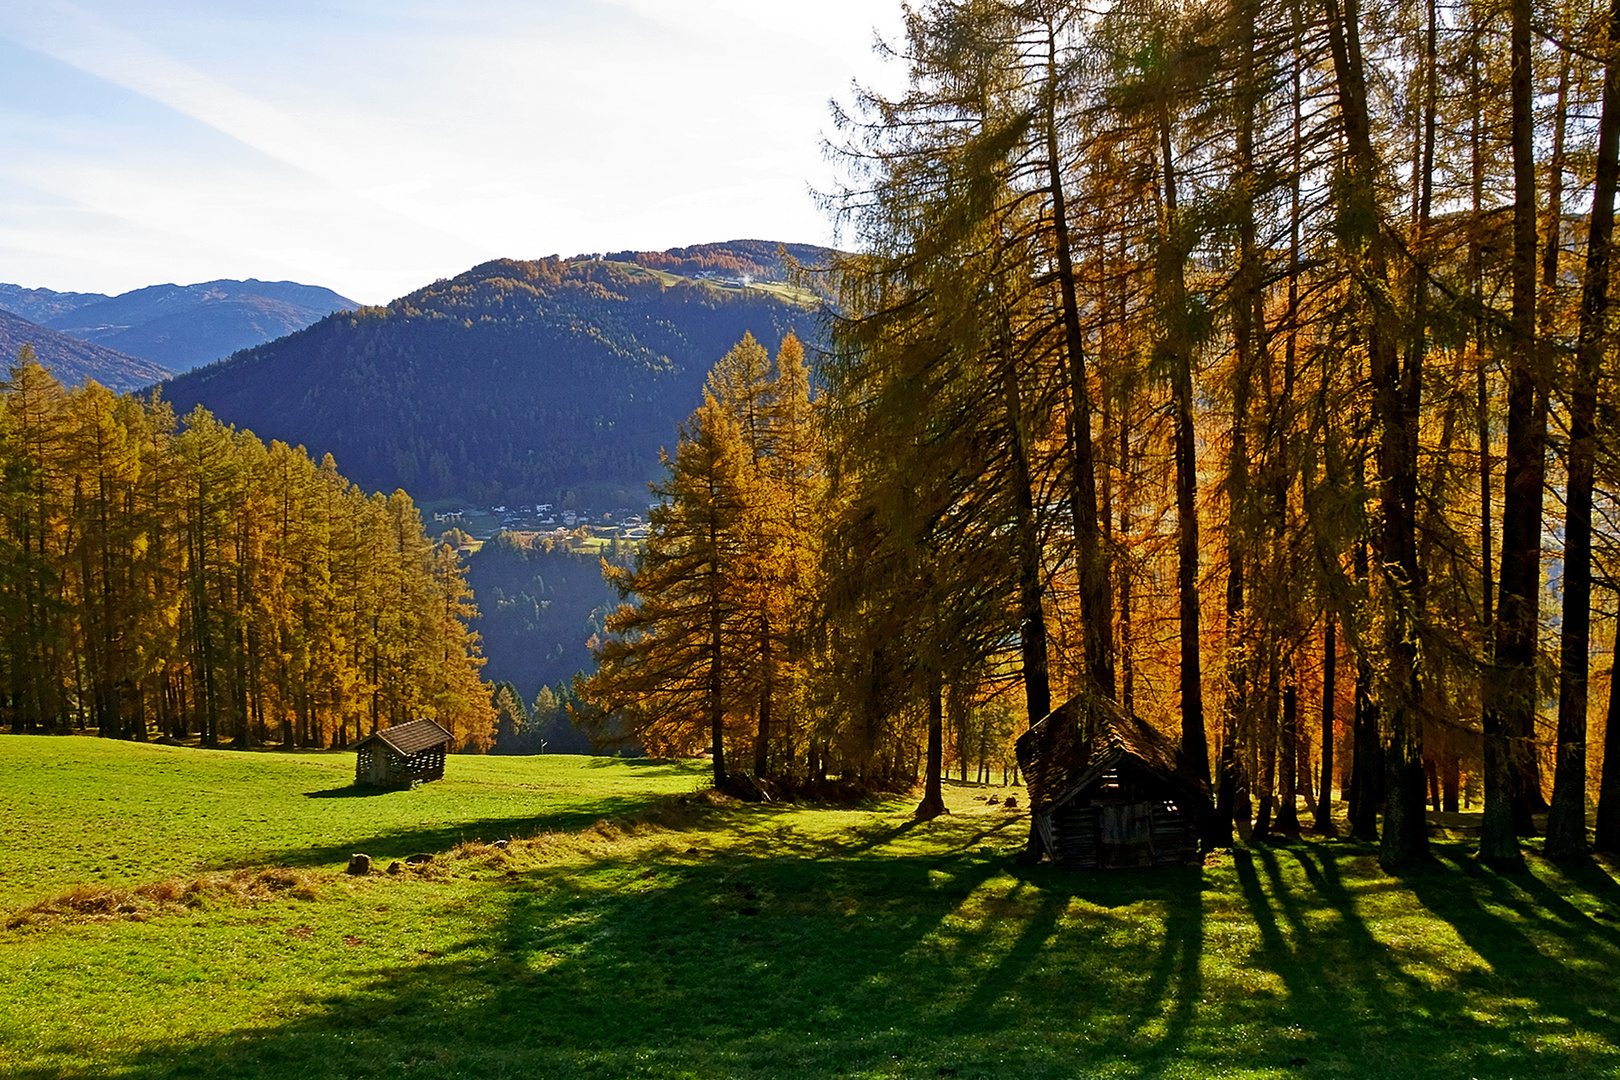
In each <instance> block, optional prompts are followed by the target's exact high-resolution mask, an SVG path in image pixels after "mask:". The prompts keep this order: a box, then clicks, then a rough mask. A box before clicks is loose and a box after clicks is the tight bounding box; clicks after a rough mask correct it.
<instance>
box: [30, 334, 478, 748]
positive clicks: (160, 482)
mask: <svg viewBox="0 0 1620 1080" xmlns="http://www.w3.org/2000/svg"><path fill="white" fill-rule="evenodd" d="M0 470H3V472H0V621H3V624H4V626H5V628H6V633H5V638H4V642H3V646H0V722H3V723H6V724H8V725H9V726H10V728H11V730H12V731H14V732H18V733H47V732H66V731H70V730H83V729H87V728H95V729H97V730H98V731H99V733H100V734H101V735H103V736H108V737H116V738H134V739H147V738H155V737H167V738H173V739H180V740H183V739H188V738H191V737H200V740H201V742H202V743H203V744H204V745H207V746H216V745H220V744H222V743H225V742H229V743H230V744H232V745H234V746H238V747H249V746H253V745H255V744H259V743H262V742H264V741H266V740H275V741H279V742H280V743H281V744H283V745H284V746H289V747H291V746H316V747H324V746H332V747H342V746H347V745H348V744H349V743H350V742H351V741H353V740H355V739H358V738H360V737H361V736H363V735H365V734H367V733H369V732H374V731H376V730H377V729H378V727H379V726H388V725H391V724H396V723H402V722H404V721H406V720H411V719H415V718H417V717H419V716H429V717H432V718H434V719H436V720H438V722H439V723H440V724H442V725H444V726H445V727H446V728H447V729H449V730H450V731H451V733H452V734H453V735H454V736H455V738H456V741H457V744H458V745H459V746H464V747H470V748H474V749H479V750H483V749H487V748H488V747H489V745H490V743H491V741H492V740H493V736H494V724H495V715H494V709H493V706H492V704H491V701H490V693H489V689H488V687H487V686H485V685H484V684H483V683H482V682H481V680H480V678H479V669H480V668H481V667H482V665H483V659H482V657H481V656H480V655H479V649H478V640H477V635H475V634H473V633H471V632H470V631H469V630H468V629H467V625H466V624H467V621H468V619H469V618H471V617H473V616H474V614H475V612H474V610H473V607H472V605H471V603H470V602H469V597H470V596H471V594H470V592H469V591H468V589H467V586H466V584H465V581H464V579H463V573H462V568H461V566H460V564H459V562H458V560H457V556H456V554H455V552H454V551H452V550H451V549H450V548H448V547H446V546H443V545H435V544H433V543H432V542H431V541H430V540H429V539H428V538H427V536H426V534H425V533H424V532H423V529H422V521H421V517H420V515H419V514H418V512H417V510H416V507H415V506H414V505H413V504H412V502H411V499H410V497H409V496H408V495H406V494H405V493H404V492H403V491H396V492H395V493H394V494H393V495H391V496H384V495H381V494H373V495H370V496H367V495H366V494H365V493H364V492H362V491H361V490H360V489H359V488H357V487H355V486H354V485H353V484H351V483H349V481H347V480H346V479H344V478H343V477H342V476H341V475H339V473H338V471H337V468H336V465H335V464H334V462H333V460H332V457H331V455H327V456H326V458H325V459H324V460H323V461H322V462H321V463H319V464H316V463H315V462H314V461H313V460H311V458H310V457H309V455H308V454H307V453H305V451H304V450H303V448H302V447H296V448H295V447H289V446H287V445H286V444H285V443H281V442H273V443H271V444H270V445H269V446H266V445H265V444H264V443H263V442H262V441H260V440H259V439H258V438H257V437H255V436H254V435H253V434H252V433H251V432H247V431H238V430H236V429H234V428H232V427H230V426H228V425H225V424H222V423H220V422H219V421H218V420H216V419H215V418H214V417H213V416H211V415H210V414H209V413H208V412H207V410H205V409H203V408H201V407H198V408H197V409H195V410H193V411H192V412H191V413H190V414H189V415H187V416H186V417H185V418H184V420H183V421H181V420H178V419H177V418H176V416H175V415H174V411H173V409H172V408H171V407H170V406H169V405H168V403H166V402H164V401H163V400H161V398H159V397H157V396H156V395H153V396H152V397H151V398H149V399H146V400H142V399H140V398H137V397H134V396H132V395H122V396H120V395H116V394H114V393H112V392H111V391H109V390H107V389H106V388H105V387H102V386H100V385H98V384H96V383H94V382H89V383H86V384H85V385H84V386H82V387H80V388H78V389H74V390H65V389H64V388H63V387H62V386H61V384H60V383H58V382H57V381H56V380H55V379H54V378H53V377H52V376H51V375H50V373H49V372H47V371H46V370H45V369H44V368H43V367H41V366H40V365H39V364H38V362H37V361H36V360H35V358H34V356H33V354H32V350H31V349H29V348H27V347H24V348H23V350H22V351H21V353H20V355H19V356H18V358H17V361H16V362H15V363H14V364H12V365H11V367H10V369H9V373H8V377H7V379H6V381H5V382H4V384H3V385H0Z"/></svg>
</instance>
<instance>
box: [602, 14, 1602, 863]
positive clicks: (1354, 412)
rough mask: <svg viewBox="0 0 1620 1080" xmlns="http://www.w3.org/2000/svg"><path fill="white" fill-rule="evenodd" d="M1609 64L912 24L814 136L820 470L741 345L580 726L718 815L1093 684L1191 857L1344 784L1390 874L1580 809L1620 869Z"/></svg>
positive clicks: (1220, 22) (775, 385) (1371, 28)
mask: <svg viewBox="0 0 1620 1080" xmlns="http://www.w3.org/2000/svg"><path fill="white" fill-rule="evenodd" d="M1617 49H1620V4H1613V5H1610V6H1600V5H1583V4H1580V3H1563V4H1547V5H1543V6H1540V7H1532V5H1530V4H1529V3H1528V0H1511V2H1510V4H1509V5H1508V6H1507V10H1506V11H1505V12H1501V11H1498V9H1497V8H1494V7H1491V6H1488V5H1484V4H1481V3H1478V2H1475V0H1464V2H1452V3H1442V2H1441V0H1424V2H1422V3H1416V2H1403V3H1379V2H1368V0H1320V2H1310V0H1283V2H1278V3H1269V4H1267V3H1261V2H1260V0H1209V2H1203V3H1195V4H1167V3H1164V2H1162V0H1127V2H1125V3H1119V4H1112V5H1107V6H1106V7H1105V8H1103V9H1095V8H1091V7H1085V6H1082V5H1079V4H1075V3H1071V2H1067V0H930V2H926V3H922V4H918V5H916V6H914V7H912V8H910V9H908V12H907V16H906V32H905V36H904V38H903V40H901V41H898V42H896V43H894V44H893V45H892V46H891V53H892V55H893V58H894V60H895V61H896V62H897V63H900V64H903V65H904V66H905V68H906V71H907V73H908V75H909V80H908V85H907V87H906V89H905V90H903V91H901V92H899V93H897V94H893V95H883V94H879V93H876V92H861V93H859V94H858V96H857V99H856V101H855V102H854V104H853V105H852V106H851V107H849V108H848V109H846V110H843V111H840V112H839V113H838V115H837V120H838V124H839V134H838V135H837V136H836V138H835V141H834V142H833V144H832V146H831V149H832V151H833V152H834V153H835V154H837V155H838V156H839V157H840V159H841V160H842V162H843V164H844V166H845V169H846V177H847V182H846V184H845V186H844V187H842V188H841V189H839V190H837V191H834V192H831V193H828V194H827V195H826V196H825V202H826V204H827V206H828V208H829V210H830V211H831V212H832V213H833V214H834V215H835V217H836V218H837V220H838V221H839V223H840V225H841V227H842V228H843V229H844V231H845V234H846V236H847V237H848V238H849V239H851V240H852V241H853V243H851V244H850V245H849V246H851V247H852V248H853V249H855V251H856V254H851V255H848V256H845V257H842V258H841V259H839V260H838V262H837V264H836V265H835V266H834V267H833V269H832V270H831V274H832V276H833V282H832V284H833V288H834V291H835V293H836V296H837V299H838V305H837V310H838V314H837V315H836V316H835V317H834V318H833V320H832V327H831V333H830V337H831V347H830V351H829V352H828V354H827V355H826V356H825V357H824V358H823V360H822V361H821V362H820V364H819V365H818V369H817V373H818V376H819V382H820V384H821V386H822V387H823V390H824V392H823V394H822V396H821V397H820V398H819V399H818V400H817V401H816V402H815V405H814V407H813V408H810V409H809V410H808V414H809V415H810V416H811V417H812V419H811V420H809V421H807V422H806V423H807V428H806V432H807V433H806V434H805V435H804V436H803V437H802V439H801V438H800V437H799V436H794V438H793V439H790V440H789V442H791V443H794V444H797V443H799V442H801V441H802V442H804V443H805V444H809V443H811V442H815V441H819V442H820V443H821V444H822V445H823V446H824V453H822V455H821V466H820V467H819V469H814V468H809V467H806V468H805V469H803V470H802V471H801V470H800V469H799V468H798V467H797V466H796V465H795V464H793V463H792V462H790V461H789V459H788V458H786V457H784V456H783V452H782V451H779V450H778V449H776V447H775V446H774V444H773V443H772V439H773V438H774V437H775V436H774V433H775V432H778V431H782V432H786V431H787V430H789V428H790V422H789V421H788V420H786V419H783V418H781V415H780V414H779V413H778V412H776V411H773V410H778V409H786V410H787V411H788V412H792V411H793V410H795V409H798V408H800V406H799V404H798V398H797V396H796V395H797V394H798V391H797V390H791V391H790V390H788V389H787V388H786V385H785V384H784V383H783V382H782V380H783V378H784V377H785V375H784V374H783V373H785V372H787V371H790V370H793V369H794V368H795V364H794V363H793V362H789V363H786V364H784V363H783V361H782V360H781V358H778V368H779V369H780V371H779V372H778V373H776V374H774V375H759V376H757V377H756V376H755V375H749V376H747V377H746V378H739V375H738V373H739V372H740V371H749V372H755V371H757V370H758V369H759V366H760V363H761V361H760V358H759V356H758V355H757V354H754V355H753V356H752V358H751V359H747V358H744V357H742V356H740V355H739V354H740V352H742V351H745V350H744V346H739V347H738V349H737V350H733V353H732V354H731V355H730V356H728V357H727V359H726V360H725V361H724V362H722V364H721V366H720V368H718V369H717V371H716V373H715V375H714V376H712V377H711V381H710V386H709V394H708V398H707V400H706V402H705V404H704V406H703V407H702V408H701V409H700V410H699V411H698V413H696V414H694V416H693V418H692V419H691V420H690V421H688V424H687V425H686V427H685V428H684V429H683V433H682V439H681V441H680V444H679V446H678V448H677V450H676V452H675V454H674V455H673V457H672V458H671V459H670V461H669V477H668V479H667V480H666V481H665V483H664V486H663V488H662V489H661V492H660V493H661V494H662V495H663V497H664V498H665V500H666V502H665V508H664V510H663V512H662V517H661V518H655V523H654V538H653V539H652V540H650V541H649V545H648V551H647V554H646V556H645V557H644V560H643V563H642V564H641V566H640V567H638V568H637V569H636V570H635V571H634V572H633V573H627V574H626V575H625V576H622V577H621V578H620V580H621V582H622V583H623V584H624V585H626V586H627V587H628V588H629V589H630V591H631V592H632V593H633V594H635V595H637V596H639V597H640V604H639V606H637V607H634V608H629V609H622V610H621V615H620V616H619V620H618V621H617V622H616V623H615V624H613V626H612V627H611V628H612V629H613V630H615V631H616V633H617V637H613V638H610V639H609V641H608V643H607V644H606V645H605V646H604V648H603V651H602V670H601V673H600V674H599V675H598V676H597V677H596V679H595V681H593V682H590V683H587V684H586V686H585V690H586V691H587V696H589V697H593V698H594V699H595V700H597V701H598V702H599V704H601V705H602V706H603V707H606V708H620V709H631V710H633V709H634V708H638V707H640V706H635V705H633V704H627V703H629V702H633V701H635V700H640V701H643V702H645V701H650V700H653V698H652V697H650V696H649V695H652V694H654V693H655V692H656V693H657V694H664V693H666V692H669V693H674V692H675V691H674V690H673V689H672V688H674V687H679V691H678V693H679V697H678V701H679V703H680V708H679V709H676V710H673V711H668V710H666V711H663V712H660V713H658V716H657V718H656V719H654V718H653V717H652V716H651V715H649V717H648V719H647V720H646V725H647V726H648V727H649V730H652V729H655V728H657V725H659V724H665V725H669V728H668V730H670V731H672V732H673V731H676V730H678V731H679V738H680V739H686V740H690V739H692V738H694V737H695V734H694V733H695V732H696V731H697V728H698V727H705V726H706V727H705V730H706V733H707V734H708V736H709V741H710V742H711V743H712V746H713V752H714V754H715V770H716V775H717V779H718V778H719V777H720V776H721V775H722V772H723V770H724V768H726V767H727V766H726V764H725V763H723V762H722V757H723V756H724V754H725V751H726V749H727V743H728V740H729V745H730V746H731V747H736V748H749V747H751V749H752V754H753V757H754V759H755V771H756V772H757V773H760V774H762V775H766V774H770V773H771V771H772V770H773V769H774V770H776V772H777V774H778V775H781V776H791V775H808V774H813V773H816V772H818V771H824V770H825V768H826V766H827V761H828V757H829V756H830V757H832V758H835V759H836V761H837V764H838V766H839V767H840V768H843V769H846V770H854V771H857V772H872V771H876V772H882V771H883V770H885V769H887V770H889V771H894V770H895V769H897V768H898V769H899V770H900V771H902V772H904V771H907V770H915V769H916V768H917V766H916V765H915V764H914V762H915V761H916V759H917V756H918V755H920V754H922V753H924V752H925V751H924V750H923V749H922V747H927V748H928V749H927V750H926V753H927V758H928V760H926V761H925V762H924V763H923V764H922V766H921V769H920V771H921V772H923V773H924V774H925V775H927V776H929V777H936V776H937V775H938V773H939V771H940V770H939V765H940V761H941V756H942V753H943V750H942V746H941V738H940V736H939V734H938V733H939V732H940V731H941V730H943V729H948V728H950V727H955V728H956V729H957V730H959V731H960V730H961V729H962V727H963V726H964V725H965V724H967V723H968V722H969V721H968V720H967V719H965V718H967V717H971V716H972V715H974V714H975V712H976V711H983V706H984V705H985V704H987V703H989V702H992V701H1002V702H1005V701H1006V700H1007V697H1008V695H1009V694H1012V695H1016V696H1017V697H1018V699H1019V705H1020V706H1021V709H1020V711H1021V712H1022V713H1023V714H1024V717H1025V722H1026V723H1028V722H1033V721H1035V720H1038V719H1039V718H1041V717H1042V716H1044V715H1046V714H1047V712H1049V711H1050V710H1051V708H1052V706H1053V705H1054V703H1055V702H1057V701H1058V700H1060V699H1062V698H1064V697H1067V696H1072V695H1075V694H1081V693H1086V694H1099V695H1104V696H1107V697H1110V698H1114V699H1117V700H1118V701H1119V702H1120V703H1121V704H1122V705H1123V706H1125V707H1126V708H1128V709H1131V710H1133V711H1135V712H1137V713H1139V714H1141V715H1143V716H1145V717H1147V718H1149V719H1150V720H1152V721H1153V722H1155V723H1157V724H1158V725H1159V726H1161V727H1163V728H1165V729H1168V730H1170V731H1173V732H1175V733H1176V734H1177V735H1179V738H1180V743H1181V748H1182V752H1183V754H1184V755H1185V757H1186V760H1187V761H1188V763H1189V765H1190V767H1191V768H1193V769H1195V770H1196V771H1199V772H1201V773H1202V774H1203V775H1205V776H1206V777H1208V778H1209V779H1210V781H1211V784H1212V788H1213V790H1214V793H1215V797H1216V806H1217V813H1216V815H1215V819H1214V821H1212V822H1211V824H1210V826H1209V831H1210V837H1209V839H1211V840H1212V841H1214V842H1220V841H1221V840H1223V839H1225V838H1227V837H1229V836H1230V835H1231V832H1232V830H1233V829H1234V828H1236V829H1238V830H1241V831H1248V830H1251V829H1252V830H1256V831H1259V832H1262V833H1265V832H1271V831H1280V832H1283V833H1291V832H1295V831H1298V830H1299V829H1300V828H1301V827H1302V822H1301V821H1300V808H1299V804H1300V802H1301V800H1302V799H1303V800H1304V802H1305V804H1306V810H1307V812H1314V815H1315V821H1314V825H1315V827H1316V828H1317V829H1319V830H1327V829H1330V828H1333V827H1334V825H1333V823H1334V816H1333V806H1334V796H1335V792H1336V791H1337V792H1338V793H1340V794H1341V795H1343V796H1345V797H1346V798H1347V800H1348V803H1349V805H1348V820H1349V826H1350V828H1351V829H1352V831H1354V832H1355V833H1356V835H1358V836H1361V837H1364V838H1369V839H1371V838H1374V837H1377V838H1378V839H1379V842H1380V845H1381V846H1380V854H1381V858H1382V860H1383V862H1384V863H1385V864H1386V865H1388V866H1392V867H1393V866H1398V865H1401V864H1403V863H1406V862H1409V861H1412V860H1416V859H1421V858H1423V857H1424V855H1425V854H1426V851H1427V843H1428V838H1427V828H1428V827H1427V821H1426V816H1425V811H1426V809H1427V808H1429V807H1430V806H1432V807H1433V808H1434V809H1457V808H1459V802H1464V803H1466V802H1467V801H1468V800H1470V798H1471V796H1472V794H1473V792H1474V790H1475V789H1476V788H1477V790H1478V792H1479V795H1480V796H1481V797H1482V799H1483V808H1484V819H1483V820H1484V825H1483V829H1482V836H1481V841H1480V846H1481V854H1482V855H1483V856H1484V857H1486V858H1488V859H1491V860H1493V861H1499V862H1503V863H1512V862H1515V861H1517V860H1518V859H1519V857H1520V840H1521V838H1523V837H1525V836H1527V835H1530V834H1531V833H1532V831H1533V829H1534V826H1533V819H1534V817H1535V815H1537V814H1538V813H1540V812H1546V813H1547V815H1548V817H1547V839H1546V847H1545V850H1546V851H1547V853H1548V854H1549V855H1568V854H1573V853H1576V852H1579V851H1581V850H1583V849H1584V848H1585V847H1586V846H1587V843H1588V823H1589V817H1590V814H1591V811H1592V810H1593V808H1594V805H1595V809H1596V825H1597V829H1596V837H1597V842H1598V846H1599V847H1601V848H1604V849H1606V850H1611V851H1612V850H1616V848H1620V750H1616V751H1615V752H1612V753H1608V752H1606V753H1604V754H1602V755H1601V760H1602V761H1603V762H1605V763H1607V762H1614V763H1615V767H1613V768H1607V769H1601V770H1600V769H1596V768H1594V767H1593V765H1594V763H1595V762H1596V761H1597V760H1598V756H1597V755H1589V754H1588V745H1589V742H1591V739H1590V738H1589V733H1590V732H1592V731H1596V730H1598V727H1599V726H1601V727H1602V729H1603V730H1604V731H1605V732H1606V736H1605V737H1606V739H1607V742H1608V746H1609V747H1615V746H1616V745H1617V744H1620V722H1617V723H1609V724H1606V725H1598V726H1593V727H1590V728H1589V726H1588V714H1589V713H1591V714H1593V715H1594V716H1595V717H1598V718H1601V717H1602V714H1603V709H1602V707H1601V703H1600V702H1598V701H1595V700H1594V698H1593V695H1592V694H1591V692H1590V690H1589V686H1590V684H1592V682H1593V681H1594V680H1592V678H1591V670H1592V664H1591V654H1592V652H1593V647H1594V644H1595V639H1594V634H1593V629H1594V625H1597V626H1600V627H1603V629H1604V632H1605V634H1607V633H1608V628H1607V625H1606V624H1607V623H1608V622H1609V620H1607V619H1603V620H1601V621H1599V622H1597V623H1594V618H1593V615H1594V611H1597V610H1599V609H1603V610H1609V609H1610V603H1609V601H1608V600H1607V596H1608V593H1609V592H1610V591H1611V590H1607V589H1603V588H1601V586H1603V585H1604V584H1607V583H1609V582H1611V581H1612V580H1613V577H1612V575H1611V574H1610V572H1609V567H1610V565H1611V564H1612V562H1613V559H1614V550H1613V538H1614V530H1613V527H1612V524H1610V523H1611V522H1612V520H1613V511H1614V509H1615V505H1614V501H1613V498H1612V493H1613V492H1614V491H1615V490H1616V481H1617V479H1620V473H1617V469H1616V461H1615V456H1614V453H1613V448H1614V445H1615V442H1614V439H1613V437H1612V435H1613V429H1614V417H1615V409H1614V405H1615V385H1614V380H1613V379H1612V378H1611V377H1609V376H1608V374H1607V372H1608V370H1609V369H1610V368H1611V367H1612V351H1613V342H1612V337H1611V329H1610V322H1611V319H1610V315H1609V306H1610V305H1609V298H1610V294H1611V287H1610V281H1609V265H1608V259H1609V251H1610V247H1611V239H1612V228H1613V204H1614V196H1615V185H1616V182H1617V172H1620V169H1617V165H1616V159H1617V144H1620V51H1617ZM745 345H747V343H746V342H745ZM750 387H757V388H759V389H758V390H757V391H756V390H755V389H750ZM779 403H787V404H785V405H784V404H779ZM761 417H763V421H762V422H763V427H757V426H756V425H758V424H759V423H761V421H760V419H759V418H761ZM795 422H796V421H795ZM795 485H798V486H795ZM801 498H802V499H803V500H805V501H804V502H803V503H802V504H801V503H800V501H799V500H800V499H801ZM799 505H804V506H813V507H814V509H813V510H810V511H809V512H808V513H807V514H804V515H802V516H803V517H806V518H808V519H810V520H809V523H808V524H807V525H805V527H804V528H805V531H804V532H803V533H799V532H796V531H794V529H793V528H790V527H789V526H788V525H787V524H786V518H787V516H788V514H787V510H788V508H790V507H796V506H799ZM784 545H785V547H784ZM779 548H781V549H782V550H790V551H791V552H792V554H791V555H786V554H777V551H778V549H779ZM670 582H679V583H680V584H679V586H678V587H677V588H674V591H673V592H671V591H670V589H671V588H672V586H671V585H670V584H669V583H670ZM1594 585H1596V586H1599V588H1598V589H1597V590H1596V591H1594ZM666 598H668V603H667V604H666V602H665V601H666ZM658 642H663V643H664V644H665V645H667V652H665V653H664V654H663V656H662V657H660V655H659V649H658V647H656V643H658ZM661 664H662V665H664V666H662V667H661V666H660V665H661ZM784 665H786V667H784ZM784 671H791V672H793V674H792V675H791V677H784ZM677 674H678V675H679V678H678V679H677V678H676V676H677ZM637 680H640V682H639V683H638V682H637ZM637 695H640V697H639V699H638V697H637ZM788 702H793V704H791V705H789V704H787V703H788ZM1610 704H1611V706H1612V705H1613V701H1612V699H1611V703H1610ZM784 715H786V716H792V717H794V718H795V719H793V720H791V721H788V722H785V723H783V722H779V721H780V720H781V718H782V717H783V716H784ZM683 725H684V726H683ZM659 730H663V729H659ZM672 737H674V736H672ZM958 741H959V742H960V741H961V740H960V739H959V740H958ZM761 747H763V749H762V748H761ZM733 753H735V750H734V751H733ZM1549 781H1550V793H1551V798H1550V803H1549V801H1548V799H1547V795H1548V791H1549ZM931 797H932V793H931ZM1380 815H1381V816H1380Z"/></svg>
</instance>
